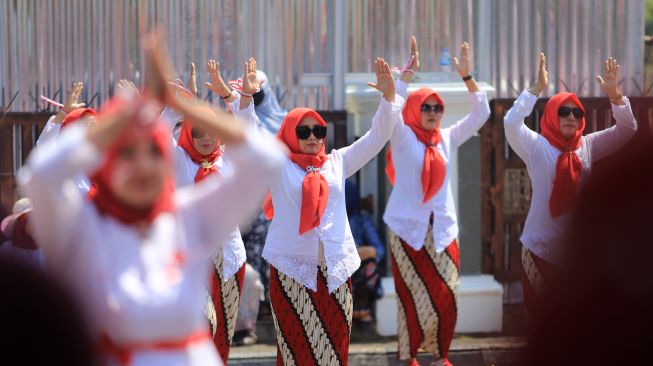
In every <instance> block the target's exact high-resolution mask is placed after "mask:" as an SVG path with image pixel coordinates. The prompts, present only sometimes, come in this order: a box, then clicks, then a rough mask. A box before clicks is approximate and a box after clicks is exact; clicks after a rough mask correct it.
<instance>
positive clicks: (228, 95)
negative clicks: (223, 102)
mask: <svg viewBox="0 0 653 366" xmlns="http://www.w3.org/2000/svg"><path fill="white" fill-rule="evenodd" d="M231 94H233V91H231V90H229V94H227V96H226V97H223V96H222V95H221V96H220V97H221V98H222V99H229V97H231Z"/></svg>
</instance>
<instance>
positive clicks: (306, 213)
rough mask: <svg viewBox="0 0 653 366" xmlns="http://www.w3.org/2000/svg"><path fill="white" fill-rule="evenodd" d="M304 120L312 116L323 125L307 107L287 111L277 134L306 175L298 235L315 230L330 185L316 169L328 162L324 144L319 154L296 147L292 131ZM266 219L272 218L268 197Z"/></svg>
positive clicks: (291, 158)
mask: <svg viewBox="0 0 653 366" xmlns="http://www.w3.org/2000/svg"><path fill="white" fill-rule="evenodd" d="M306 117H313V118H315V120H317V122H318V123H319V124H320V125H322V126H326V125H327V124H326V122H324V120H323V119H322V117H321V116H320V115H319V114H318V113H317V112H315V111H314V110H312V109H310V108H295V109H293V110H291V111H290V112H288V114H287V115H286V118H284V120H283V123H282V124H281V128H280V129H279V132H278V133H277V138H278V139H279V140H281V141H283V143H285V144H286V146H288V149H289V150H290V155H289V156H290V160H292V161H293V162H294V163H295V164H297V165H299V166H300V167H301V168H302V169H304V170H306V171H307V172H306V175H305V176H304V180H303V181H302V208H301V212H300V218H299V235H302V234H304V233H305V232H307V231H309V230H311V229H313V228H315V227H318V226H319V225H320V220H321V219H322V214H324V210H325V209H326V205H327V201H328V199H329V185H328V184H327V181H326V179H325V178H324V176H323V175H322V174H320V171H319V170H315V169H319V168H321V167H322V165H324V163H325V162H326V161H327V155H326V148H325V146H324V145H325V144H322V147H321V148H320V151H319V152H318V153H317V154H315V155H311V154H302V152H301V150H300V148H299V140H298V139H297V133H296V132H295V128H297V126H298V125H299V123H300V122H301V121H302V120H303V119H304V118H306ZM263 209H264V211H265V216H266V217H267V218H268V220H269V219H271V218H272V217H273V216H274V208H273V207H272V199H271V197H270V195H269V194H268V196H267V197H266V198H265V202H264V203H263Z"/></svg>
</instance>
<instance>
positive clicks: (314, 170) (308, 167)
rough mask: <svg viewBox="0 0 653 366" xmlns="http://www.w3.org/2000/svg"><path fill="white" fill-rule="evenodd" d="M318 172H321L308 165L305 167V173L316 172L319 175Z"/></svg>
mask: <svg viewBox="0 0 653 366" xmlns="http://www.w3.org/2000/svg"><path fill="white" fill-rule="evenodd" d="M320 170H322V169H321V168H318V167H314V166H312V165H309V166H307V167H306V173H310V172H318V173H319V172H320Z"/></svg>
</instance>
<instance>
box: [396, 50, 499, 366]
mask: <svg viewBox="0 0 653 366" xmlns="http://www.w3.org/2000/svg"><path fill="white" fill-rule="evenodd" d="M412 49H413V51H412V53H413V59H414V62H412V63H411V65H416V67H418V66H419V59H418V57H419V54H418V53H417V45H416V41H415V40H414V39H413V47H412ZM460 53H461V58H460V61H458V59H457V58H454V64H455V65H456V68H457V70H458V73H459V74H460V76H461V77H462V79H463V81H464V82H465V85H466V86H467V89H468V91H469V97H470V103H471V109H472V110H471V112H470V113H469V114H468V115H467V116H466V117H465V118H463V119H462V120H460V121H458V122H456V123H455V124H453V125H451V126H449V127H446V128H443V127H442V126H441V124H442V116H443V114H444V111H445V105H444V101H443V100H442V98H440V96H439V95H438V93H436V92H435V91H433V90H432V89H429V88H421V89H417V90H416V91H413V92H412V93H410V94H409V95H408V98H407V99H406V103H405V105H404V108H403V111H402V117H403V123H402V124H401V125H399V126H398V127H397V128H396V129H395V131H394V133H393V134H392V137H391V138H390V142H391V145H390V146H391V148H390V149H389V151H388V165H387V168H386V173H388V177H389V178H390V182H391V183H393V184H394V188H393V189H392V193H391V194H390V198H389V199H388V205H387V206H386V210H385V213H384V215H383V219H384V221H385V223H386V224H387V225H388V228H389V229H390V232H391V236H390V253H391V254H392V256H391V259H392V273H393V277H394V282H395V289H396V291H397V307H398V312H399V314H398V315H399V316H398V337H399V358H400V359H401V360H403V361H404V362H405V363H406V364H407V365H417V360H416V357H417V350H418V348H422V349H424V350H426V351H428V352H431V353H433V354H434V357H435V360H436V364H437V365H450V363H449V361H448V359H447V356H448V352H449V346H450V345H451V340H452V338H453V333H454V328H455V325H456V318H457V312H456V309H457V299H458V283H459V271H460V254H459V253H460V252H459V248H458V242H457V240H456V238H457V236H458V224H457V217H456V207H455V204H454V198H453V192H452V190H451V184H450V175H451V166H450V163H451V159H452V157H453V156H454V155H455V154H456V151H457V148H458V147H459V146H460V145H462V144H463V143H464V142H465V141H467V140H468V139H469V138H470V137H472V136H473V135H474V134H475V133H476V132H477V131H478V130H479V129H480V128H481V127H482V126H483V124H484V123H485V121H486V120H487V119H488V117H489V115H490V106H489V104H488V100H487V94H486V93H485V92H484V91H481V90H480V89H479V87H478V85H477V84H476V82H475V81H474V79H473V78H472V76H471V69H470V61H471V57H470V50H469V44H468V43H467V42H465V43H464V44H463V45H462V46H461V49H460ZM402 81H403V82H404V83H403V84H404V85H402V82H399V83H398V84H399V85H398V86H397V90H406V85H405V81H407V80H406V78H402ZM454 174H455V173H454Z"/></svg>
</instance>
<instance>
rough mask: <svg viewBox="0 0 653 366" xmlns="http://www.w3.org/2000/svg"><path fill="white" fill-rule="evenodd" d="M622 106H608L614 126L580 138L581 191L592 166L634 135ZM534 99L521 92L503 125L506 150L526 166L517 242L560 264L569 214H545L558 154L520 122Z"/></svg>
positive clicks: (633, 124) (626, 109)
mask: <svg viewBox="0 0 653 366" xmlns="http://www.w3.org/2000/svg"><path fill="white" fill-rule="evenodd" d="M624 101H625V102H626V104H625V105H622V106H619V105H615V104H612V114H613V116H614V118H615V120H616V122H617V123H616V125H615V126H612V127H610V128H607V129H605V130H602V131H598V132H594V133H591V134H588V135H585V136H582V137H581V145H580V148H579V149H578V150H576V151H575V153H576V155H578V157H579V158H580V160H581V162H582V170H581V176H580V184H581V187H582V185H583V183H584V182H585V181H586V180H587V178H588V176H589V173H590V172H591V168H592V163H594V162H596V161H598V160H600V159H603V158H605V157H606V156H608V155H610V154H613V153H614V152H616V151H617V150H619V149H620V148H621V147H623V146H624V145H625V144H626V143H627V142H628V140H630V139H631V138H632V137H633V136H634V135H635V132H637V121H635V117H634V116H633V112H632V110H631V109H630V102H629V101H628V98H626V97H624ZM535 102H537V97H536V96H534V95H533V94H531V93H529V92H528V91H526V90H524V91H523V92H522V93H521V95H520V96H519V98H518V99H517V100H516V101H515V104H514V105H513V106H512V108H510V110H509V111H508V113H507V114H506V116H505V118H504V120H503V124H504V129H505V133H506V139H507V140H508V143H509V144H510V147H512V149H513V150H514V151H515V152H516V153H517V155H519V157H520V158H521V159H522V160H523V161H524V163H526V168H527V169H528V175H529V177H530V179H531V185H532V192H533V193H532V198H531V207H530V209H529V210H528V216H527V217H526V224H525V225H524V231H523V232H522V235H521V238H520V239H521V242H522V244H524V245H525V246H526V248H528V249H529V250H530V251H532V252H533V253H534V254H535V255H536V256H538V257H540V258H542V259H544V260H546V261H547V262H550V263H553V264H558V263H559V261H560V258H559V256H560V254H561V253H560V251H559V245H560V244H559V240H560V239H562V238H561V237H562V235H563V233H564V230H565V228H566V226H567V223H568V222H569V219H570V217H571V216H570V213H566V214H563V215H562V216H559V217H556V218H552V217H551V214H550V213H549V197H550V196H551V190H552V189H553V179H554V178H555V174H556V163H557V161H558V156H560V150H558V149H557V148H555V147H553V146H552V145H551V144H549V141H548V140H547V139H546V138H545V137H544V136H542V135H540V134H538V133H536V132H534V131H533V130H531V129H530V128H528V127H527V126H526V125H525V124H524V118H526V117H528V116H529V115H530V114H531V112H532V111H533V106H534V105H535Z"/></svg>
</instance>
